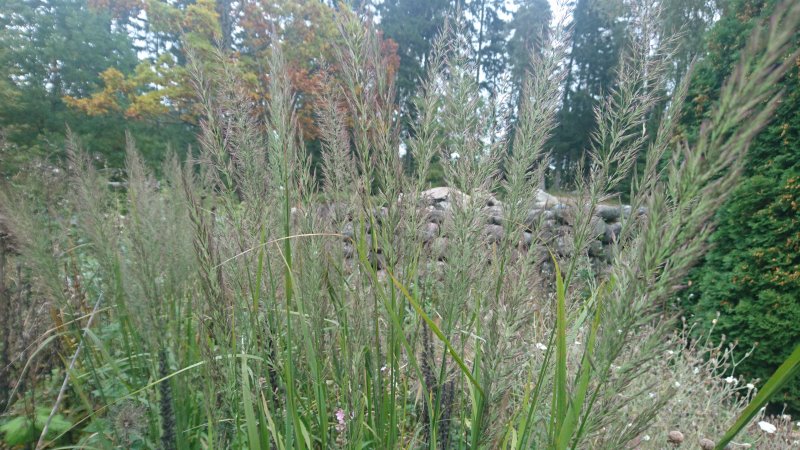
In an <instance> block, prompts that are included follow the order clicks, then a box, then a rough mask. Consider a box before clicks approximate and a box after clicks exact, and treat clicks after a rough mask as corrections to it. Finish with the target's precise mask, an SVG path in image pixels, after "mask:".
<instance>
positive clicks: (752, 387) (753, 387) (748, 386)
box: [745, 383, 756, 391]
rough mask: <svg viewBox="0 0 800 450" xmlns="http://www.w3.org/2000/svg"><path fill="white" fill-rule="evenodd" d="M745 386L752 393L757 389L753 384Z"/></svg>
mask: <svg viewBox="0 0 800 450" xmlns="http://www.w3.org/2000/svg"><path fill="white" fill-rule="evenodd" d="M745 386H746V387H747V390H748V391H752V390H753V389H755V388H756V386H755V385H754V384H753V383H747V384H746V385H745Z"/></svg>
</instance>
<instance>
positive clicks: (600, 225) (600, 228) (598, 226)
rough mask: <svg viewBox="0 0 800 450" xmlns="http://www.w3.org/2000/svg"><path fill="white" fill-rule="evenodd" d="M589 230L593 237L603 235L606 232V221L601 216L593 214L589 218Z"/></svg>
mask: <svg viewBox="0 0 800 450" xmlns="http://www.w3.org/2000/svg"><path fill="white" fill-rule="evenodd" d="M589 232H590V233H591V235H590V237H591V238H592V239H595V238H599V237H601V236H603V235H604V234H605V232H606V223H605V222H603V219H601V218H599V217H595V216H592V217H591V218H590V219H589Z"/></svg>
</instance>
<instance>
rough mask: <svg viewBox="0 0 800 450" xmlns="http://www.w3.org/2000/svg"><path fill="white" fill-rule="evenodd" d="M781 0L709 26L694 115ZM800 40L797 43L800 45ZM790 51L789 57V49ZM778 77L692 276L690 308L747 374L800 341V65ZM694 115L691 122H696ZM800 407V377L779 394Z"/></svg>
mask: <svg viewBox="0 0 800 450" xmlns="http://www.w3.org/2000/svg"><path fill="white" fill-rule="evenodd" d="M775 3H776V2H766V3H764V4H762V3H761V2H753V1H745V0H739V1H734V2H731V3H730V4H729V5H728V9H727V10H726V15H725V16H724V17H723V19H722V20H720V22H719V23H718V24H717V25H716V26H715V27H714V29H713V30H712V31H711V35H710V38H709V44H708V45H709V48H710V49H711V53H710V54H709V56H708V58H707V59H706V60H705V61H703V63H702V64H701V67H700V68H699V70H698V74H697V80H696V81H697V87H696V88H695V89H696V90H695V92H694V94H693V103H694V105H693V106H694V108H693V110H692V111H691V112H690V113H689V114H690V117H698V115H699V114H702V113H703V111H705V110H706V107H707V105H708V104H709V103H710V102H713V101H714V98H715V96H716V94H715V92H716V91H715V89H717V88H718V86H719V84H718V83H719V82H720V81H719V80H721V79H722V78H724V77H725V75H726V74H727V73H728V72H729V71H730V70H731V67H732V66H733V63H734V61H736V59H737V57H738V54H739V51H738V50H739V49H740V48H741V47H742V45H743V44H742V42H741V38H740V37H739V36H741V35H742V33H745V32H746V31H747V30H749V29H750V28H752V27H753V25H754V23H756V22H757V21H758V20H762V19H763V18H767V17H769V16H770V15H771V14H772V12H773V10H774V8H775ZM798 48H800V38H798V37H797V36H796V37H795V40H794V47H793V49H794V50H797V49H798ZM787 57H788V55H787ZM793 66H794V67H793V68H792V70H791V71H790V72H789V73H788V74H787V75H786V77H785V78H784V79H783V80H781V82H780V85H781V87H782V88H783V90H784V92H783V94H782V96H781V102H780V104H779V105H778V107H777V109H776V111H775V118H774V121H773V122H772V124H771V125H770V126H769V127H767V128H766V129H764V130H763V131H762V132H761V133H760V134H759V135H758V137H756V138H755V139H754V140H753V142H752V144H751V148H750V152H749V155H748V157H747V164H746V166H745V170H744V171H743V174H742V176H743V180H742V182H741V184H740V186H739V187H738V188H737V189H736V190H735V191H734V193H733V195H732V196H731V198H730V200H729V201H728V202H727V203H725V204H724V205H722V206H721V208H720V209H719V211H718V214H717V221H718V228H717V230H716V232H715V233H714V235H713V236H712V237H711V240H710V242H711V244H712V245H713V247H712V249H711V250H710V251H709V253H708V254H707V256H706V258H705V261H704V262H703V263H702V265H701V266H700V267H698V268H697V269H696V270H695V271H694V273H693V275H692V281H693V284H692V288H691V289H690V291H689V293H688V295H689V296H688V298H687V297H684V304H685V305H686V306H687V307H688V309H689V311H690V312H692V313H693V314H695V316H696V320H697V322H698V324H699V325H700V329H702V330H705V331H707V330H708V329H709V328H710V326H711V321H712V320H713V319H717V317H716V315H717V313H720V316H719V318H718V319H717V323H716V326H715V328H714V333H715V334H714V335H715V336H716V337H717V338H719V337H721V336H723V335H724V336H726V337H727V339H729V340H734V341H738V346H737V348H736V350H735V352H736V355H737V356H738V357H741V356H742V355H744V354H745V353H747V352H748V351H750V350H751V349H752V348H753V347H755V351H754V352H753V354H752V355H751V356H750V357H748V358H747V359H746V360H744V361H743V362H742V364H741V365H740V366H739V371H740V373H741V374H742V375H743V376H745V377H748V378H750V379H756V378H757V379H760V380H766V379H767V378H768V377H769V375H770V374H771V373H772V372H774V371H775V370H776V369H777V368H778V366H779V365H780V364H781V363H782V362H783V361H784V360H785V359H786V357H787V356H788V355H789V353H790V352H791V351H792V349H793V347H794V345H795V344H796V343H797V342H798V341H800V219H798V218H800V152H798V148H800V79H799V78H798V66H797V64H793ZM692 120H694V119H692ZM774 402H775V408H776V409H780V407H781V403H782V402H786V403H787V404H788V405H789V407H790V409H791V410H793V411H798V410H800V382H798V381H794V382H793V383H790V384H789V385H788V386H787V387H786V389H784V390H783V391H782V392H781V394H780V395H779V396H778V397H776V398H775V399H774Z"/></svg>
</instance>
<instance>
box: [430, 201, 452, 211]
mask: <svg viewBox="0 0 800 450" xmlns="http://www.w3.org/2000/svg"><path fill="white" fill-rule="evenodd" d="M433 207H434V208H436V209H438V210H439V211H450V209H451V205H450V202H438V203H435V204H434V205H433Z"/></svg>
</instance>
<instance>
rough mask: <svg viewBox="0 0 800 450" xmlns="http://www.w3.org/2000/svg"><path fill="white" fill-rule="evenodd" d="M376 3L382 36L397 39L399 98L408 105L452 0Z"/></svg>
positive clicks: (397, 0) (403, 0) (407, 0)
mask: <svg viewBox="0 0 800 450" xmlns="http://www.w3.org/2000/svg"><path fill="white" fill-rule="evenodd" d="M375 7H376V9H377V11H378V14H379V16H380V28H381V29H382V30H383V32H384V36H385V37H386V38H389V39H392V40H393V41H395V42H396V43H397V54H398V56H400V67H399V69H398V72H397V90H398V100H399V101H400V103H401V105H403V106H404V107H407V106H406V105H409V100H410V99H411V96H413V95H414V93H415V92H416V89H417V83H418V82H419V80H420V79H421V78H422V77H423V75H424V73H425V65H426V61H427V59H428V57H429V56H430V52H431V45H432V44H433V40H434V39H435V38H436V36H437V35H438V34H439V30H440V29H441V28H442V25H443V24H444V21H445V17H446V16H447V14H448V13H449V12H450V11H451V7H452V4H451V2H450V0H383V1H382V2H381V3H378V4H377V5H375Z"/></svg>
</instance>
